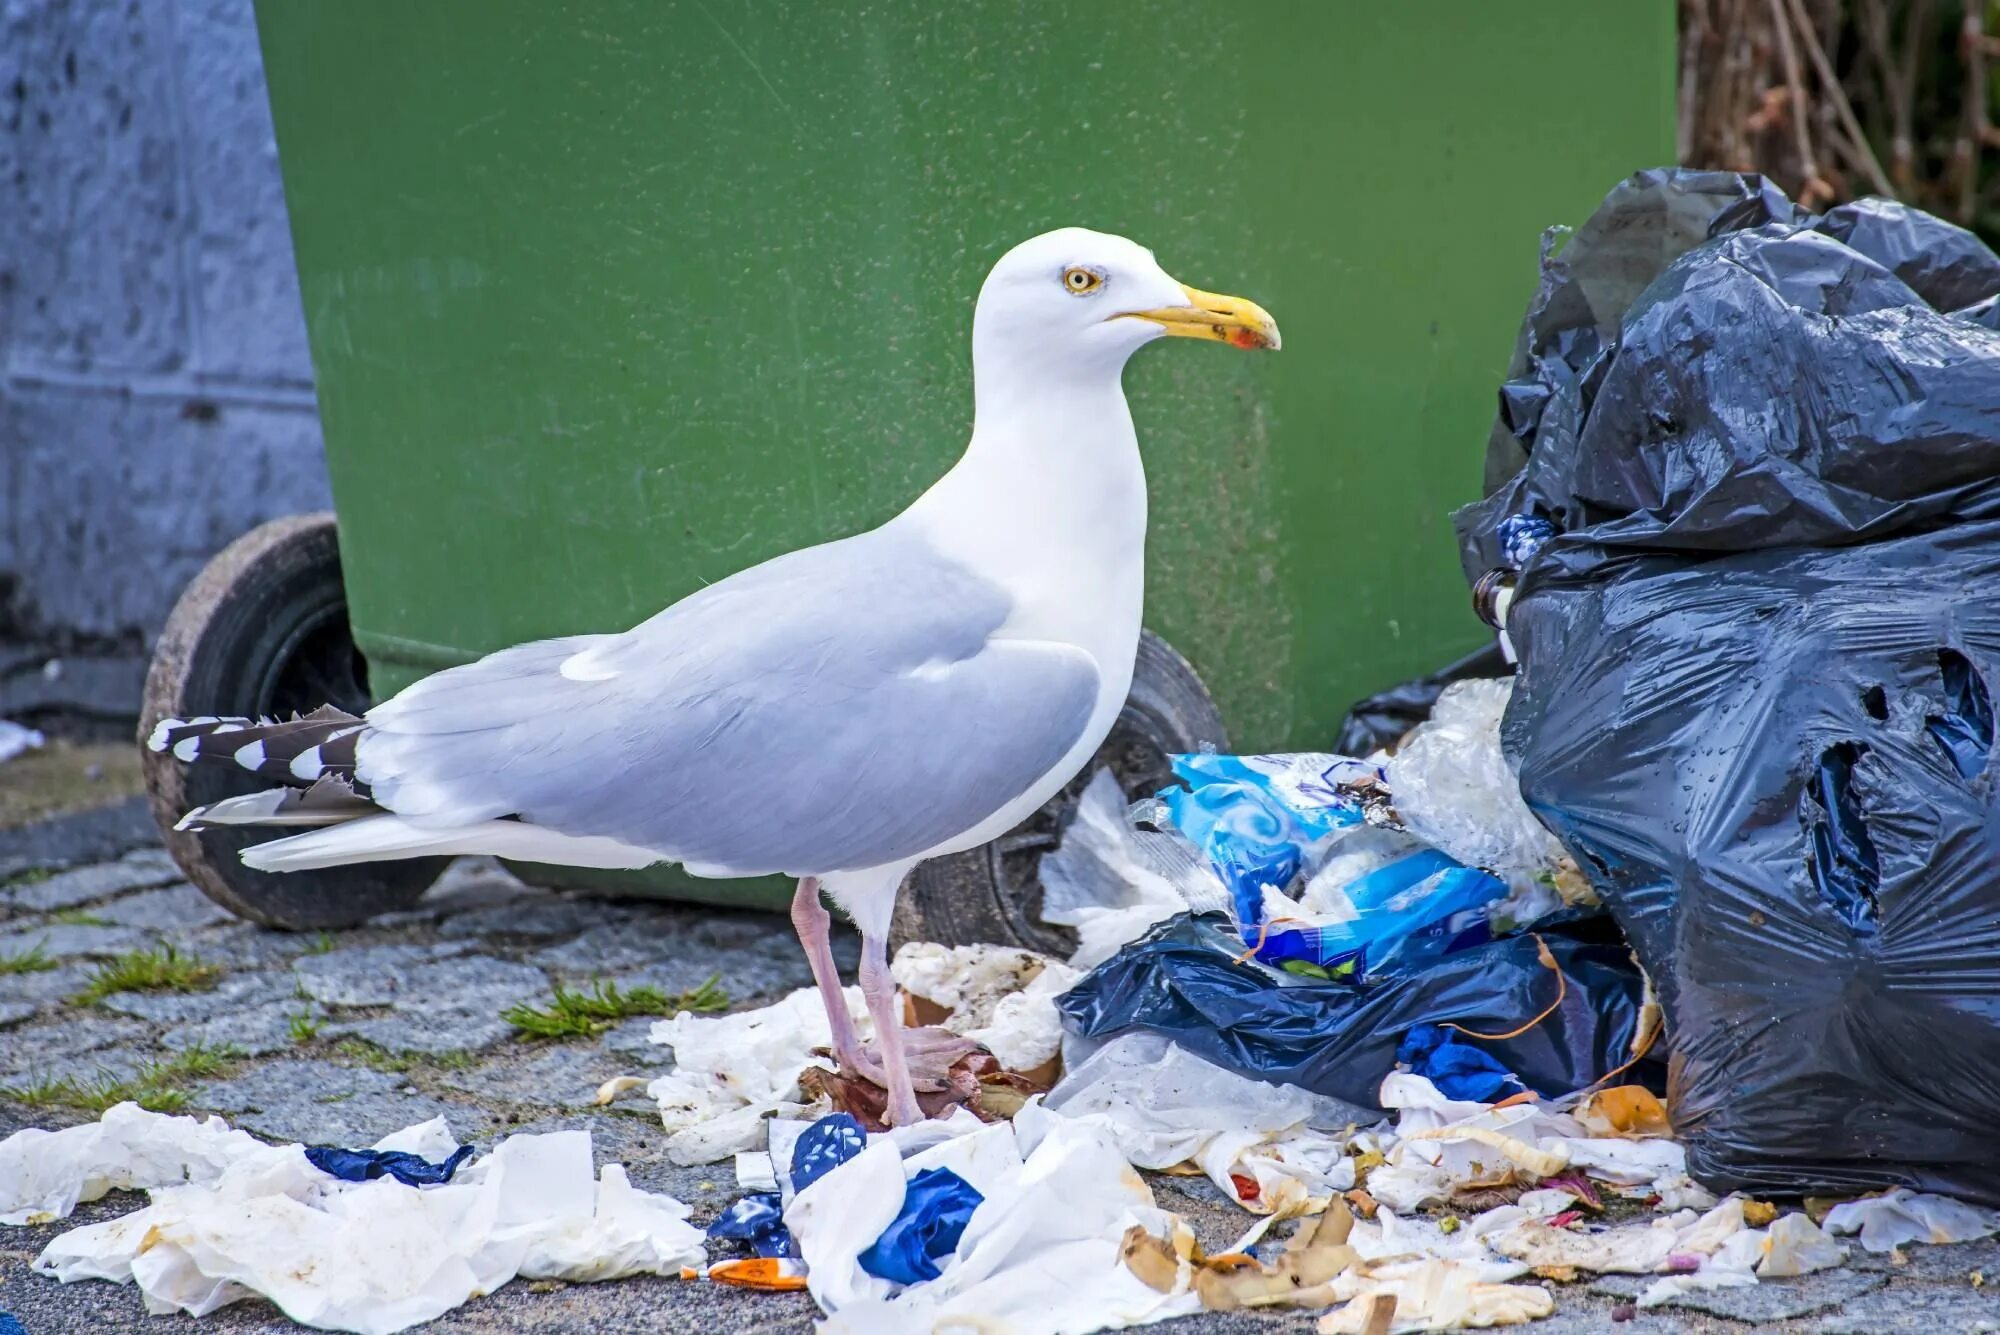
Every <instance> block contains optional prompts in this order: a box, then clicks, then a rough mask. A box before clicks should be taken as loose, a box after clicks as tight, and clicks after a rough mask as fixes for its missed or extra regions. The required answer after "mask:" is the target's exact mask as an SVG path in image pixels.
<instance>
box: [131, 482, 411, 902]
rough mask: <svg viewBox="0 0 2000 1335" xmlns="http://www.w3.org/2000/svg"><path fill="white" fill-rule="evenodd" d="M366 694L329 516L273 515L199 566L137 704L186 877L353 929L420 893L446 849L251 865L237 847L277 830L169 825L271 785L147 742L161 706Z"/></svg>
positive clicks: (281, 707)
mask: <svg viewBox="0 0 2000 1335" xmlns="http://www.w3.org/2000/svg"><path fill="white" fill-rule="evenodd" d="M368 703H369V697H368V677H367V667H366V665H365V664H364V663H363V661H362V659H361V655H360V653H359V652H358V651H357V650H356V649H355V647H354V637H353V634H352V632H351V631H349V629H348V625H347V594H346V591H345V590H344V588H343V587H342V585H341V581H340V546H339V542H338V539H337V538H336V537H335V534H334V523H333V516H332V515H330V514H325V513H321V514H309V515H295V516H292V517H290V518H286V519H274V520H272V521H271V522H270V523H268V524H264V525H262V526H261V527H258V528H255V529H252V530H251V531H250V532H248V533H246V534H244V535H243V536H242V537H240V538H238V539H237V540H236V541H235V542H233V543H231V544H230V545H229V546H227V547H225V548H224V549H223V550H222V551H221V552H220V553H219V554H217V556H216V557H215V559H214V560H212V561H210V562H209V563H208V564H207V565H206V566H205V567H203V569H202V572H201V574H199V575H197V576H196V577H195V580H194V582H193V583H192V584H190V585H188V587H187V589H186V591H185V592H183V593H182V594H181V597H180V601H179V602H178V603H176V604H175V605H174V610H173V614H172V615H171V616H169V617H168V618H167V624H166V627H165V629H163V630H162V631H161V632H160V640H159V644H158V646H157V647H156V648H155V649H154V650H153V662H152V667H151V669H150V670H149V671H148V672H147V674H146V695H145V702H144V705H143V707H142V708H141V710H140V715H139V737H140V755H141V766H142V769H143V771H144V774H145V777H146V791H147V794H148V796H149V797H150V799H151V801H152V808H153V819H154V820H155V821H156V822H157V823H158V825H159V827H160V837H161V838H162V839H163V840H164V841H165V842H166V846H167V851H168V852H170V853H171V854H172V855H173V859H174V861H175V862H176V863H178V864H179V866H180V869H181V871H182V873H183V874H185V875H186V876H187V878H188V880H190V881H192V882H193V883H194V884H195V885H197V886H199V887H200V888H201V891H202V893H204V894H206V895H207V896H208V897H209V898H210V899H212V900H214V901H215V902H216V903H218V904H220V905H222V906H223V907H224V908H226V909H228V910H229V911H230V912H232V913H235V914H238V915H240V916H241V917H245V918H248V919H249V920H250V921H252V922H256V923H262V924H263V925H264V926H266V927H283V928H289V929H292V930H306V931H312V930H320V929H325V928H333V927H351V926H353V925H354V924H356V923H358V922H361V921H363V920H364V919H366V918H368V917H371V916H372V915H374V914H377V913H385V912H389V911H391V910H395V909H403V908H408V907H409V906H410V905H412V904H414V903H415V902H416V901H417V899H418V898H419V897H420V896H422V894H423V893H424V891H425V890H427V889H429V888H430V884H431V882H432V881H434V880H436V879H437V877H438V873H439V872H441V871H443V870H444V867H445V864H446V863H447V862H448V861H449V859H447V858H413V859H409V860H407V861H400V862H368V863H359V864H356V865H354V866H351V867H332V868H328V869H326V870H324V871H302V872H285V873H282V874H273V873H268V872H260V871H253V870H251V869H250V868H249V867H246V866H244V865H243V863H242V862H241V860H239V858H238V857H237V854H238V853H240V852H241V851H242V850H243V849H244V848H245V847H246V846H247V845H250V844H253V843H262V842H263V841H265V840H267V839H273V838H277V837H279V836H280V835H281V834H282V833H283V832H282V831H273V830H270V829H244V830H209V831H205V832H203V833H201V834H182V833H178V832H176V831H175V829H174V822H175V821H177V820H179V819H180V817H181V816H182V814H183V813H185V812H186V811H187V809H188V808H189V807H193V806H199V805H201V804H203V803H207V802H214V801H218V800H220V799H221V798H225V797H233V796H235V795H236V794H239V793H247V792H254V791H256V790H257V789H259V788H267V787H269V786H270V783H269V781H268V780H260V779H259V778H258V777H257V776H256V775H254V774H250V773H248V772H244V771H238V770H236V769H234V768H232V767H226V766H218V765H202V766H191V765H185V764H182V763H181V762H180V761H178V760H176V759H174V757H173V756H172V755H170V754H160V753H156V752H153V751H151V750H148V749H146V748H145V745H144V739H145V737H146V735H147V734H148V733H150V732H151V731H152V729H153V726H154V724H156V723H158V722H159V720H161V719H163V718H168V717H179V718H189V717H195V716H198V715H202V714H219V715H225V716H228V715H239V714H241V715H249V716H252V717H255V716H257V715H261V714H271V715H276V716H278V717H289V716H290V715H292V714H293V713H295V712H297V713H304V712H307V711H310V710H312V709H315V708H317V707H318V706H320V705H321V704H332V705H335V706H337V707H339V708H341V709H345V710H348V711H349V712H351V713H357V714H358V713H360V712H361V711H362V710H364V709H366V708H367V707H368Z"/></svg>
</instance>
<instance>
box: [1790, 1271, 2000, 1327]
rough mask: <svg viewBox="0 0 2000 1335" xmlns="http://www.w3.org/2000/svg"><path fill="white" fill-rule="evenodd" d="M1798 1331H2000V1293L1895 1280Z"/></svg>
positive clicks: (1990, 1290)
mask: <svg viewBox="0 0 2000 1335" xmlns="http://www.w3.org/2000/svg"><path fill="white" fill-rule="evenodd" d="M1796 1329H1799V1330H1804V1331H1811V1332H1813V1335H1889V1333H1890V1332H1895V1331H1921V1332H1925V1335H1941V1332H1944V1331H1951V1332H1953V1335H1958V1332H1974V1331H1996V1330H2000V1293H1996V1292H1995V1291H1994V1290H1992V1289H1975V1288H1973V1287H1971V1285H1970V1284H1967V1285H1964V1286H1962V1287H1961V1286H1949V1285H1944V1284H1937V1283H1929V1282H1923V1281H1899V1280H1891V1281H1889V1282H1888V1283H1887V1284H1885V1285H1883V1286H1882V1287H1880V1288H1878V1289H1876V1290H1874V1291H1873V1292H1870V1293H1864V1294H1861V1295H1860V1296H1858V1297H1855V1298H1852V1299H1850V1300H1848V1301H1847V1302H1844V1303H1842V1304H1841V1307H1840V1310H1839V1311H1838V1312H1834V1313H1831V1314H1829V1315H1826V1316H1823V1317H1821V1318H1819V1319H1818V1320H1817V1321H1813V1322H1810V1323H1806V1324H1802V1325H1800V1326H1798V1327H1796Z"/></svg>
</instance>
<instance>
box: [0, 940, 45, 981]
mask: <svg viewBox="0 0 2000 1335" xmlns="http://www.w3.org/2000/svg"><path fill="white" fill-rule="evenodd" d="M43 944H44V943H43V942H40V941H37V942H35V944H34V945H32V946H29V947H28V948H27V949H26V950H24V951H22V952H21V953H20V954H18V955H0V974H8V973H45V972H47V971H48V970H50V969H53V968H55V967H56V962H55V961H54V960H52V959H50V958H49V952H48V951H46V950H44V949H43V948H42V947H43Z"/></svg>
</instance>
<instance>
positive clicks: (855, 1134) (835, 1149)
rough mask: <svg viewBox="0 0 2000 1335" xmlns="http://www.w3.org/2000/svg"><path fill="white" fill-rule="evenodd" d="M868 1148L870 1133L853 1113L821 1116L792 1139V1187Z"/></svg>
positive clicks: (813, 1179)
mask: <svg viewBox="0 0 2000 1335" xmlns="http://www.w3.org/2000/svg"><path fill="white" fill-rule="evenodd" d="M866 1148H868V1133H867V1132H866V1131H863V1130H862V1129H861V1123H859V1122H857V1121H855V1120H854V1116H853V1114H851V1113H833V1114H832V1115H830V1116H827V1117H822V1118H820V1119H819V1120H818V1121H817V1122H814V1123H813V1124H812V1125H811V1126H809V1127H807V1128H806V1129H805V1130H804V1131H802V1132H800V1133H799V1138H798V1139H797V1140H796V1141H794V1142H792V1169H791V1174H792V1190H793V1191H794V1192H799V1191H804V1190H805V1189H806V1188H807V1187H809V1186H811V1185H812V1184H813V1183H815V1182H817V1181H819V1180H820V1179H821V1178H823V1177H825V1176H826V1175H827V1174H828V1173H831V1172H832V1171H833V1170H834V1169H836V1168H838V1167H840V1166H841V1165H842V1164H844V1163H846V1162H847V1161H848V1160H849V1159H852V1158H853V1157H854V1156H855V1155H857V1154H859V1153H861V1151H862V1150H864V1149H866Z"/></svg>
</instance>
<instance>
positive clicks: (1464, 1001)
mask: <svg viewBox="0 0 2000 1335" xmlns="http://www.w3.org/2000/svg"><path fill="white" fill-rule="evenodd" d="M1537 933H1538V935H1539V936H1540V938H1541V942H1542V943H1545V944H1546V946H1547V949H1548V951H1549V953H1550V957H1551V958H1552V959H1554V961H1555V962H1556V965H1557V968H1558V969H1559V970H1560V972H1561V974H1562V977H1563V980H1564V983H1563V984H1562V985H1563V986H1564V987H1566V989H1567V990H1566V991H1565V993H1564V996H1563V1001H1562V1004H1561V1005H1560V1006H1558V1007H1557V1008H1556V1010H1555V1011H1554V1012H1553V1013H1551V1014H1549V1015H1548V1016H1547V1018H1545V1019H1543V1020H1541V1022H1540V1023H1537V1024H1534V1025H1533V1026H1531V1027H1529V1028H1527V1029H1525V1030H1522V1028H1521V1026H1522V1025H1523V1024H1525V1023H1526V1022H1527V1021H1530V1020H1533V1019H1535V1017H1536V1016H1538V1015H1540V1014H1542V1012H1543V1011H1545V1010H1547V1008H1548V1007H1549V1005H1550V1003H1551V1002H1552V1001H1553V1000H1554V999H1555V995H1556V990H1557V987H1558V983H1557V980H1556V977H1555V974H1554V973H1553V972H1551V971H1550V969H1549V968H1548V967H1547V966H1546V965H1544V964H1543V962H1542V958H1541V949H1542V948H1541V945H1540V944H1538V943H1537V940H1536V938H1535V937H1533V936H1527V935H1520V936H1509V937H1502V938H1498V939H1496V940H1492V941H1488V942H1486V943H1484V944H1483V945H1479V946H1474V947H1472V948H1470V949H1467V950H1461V951H1457V952H1455V953H1453V954H1450V955H1446V956H1443V957H1442V958H1440V959H1438V960H1436V961H1435V962H1434V963H1432V964H1431V965H1430V967H1429V968H1427V969H1426V970H1424V971H1423V972H1422V973H1420V974H1416V975H1412V976H1409V977H1397V978H1388V979H1383V980H1380V981H1378V982H1375V983H1371V984H1355V983H1351V982H1348V981H1346V980H1342V979H1313V978H1300V977H1295V976H1294V975H1292V974H1290V973H1288V972H1285V971H1283V970H1279V969H1273V968H1270V967H1268V966H1267V965H1265V964H1263V963H1262V962H1261V961H1258V960H1255V959H1251V960H1244V961H1242V962H1240V963H1239V962H1238V959H1239V956H1241V954H1242V944H1241V942H1240V941H1239V940H1238V939H1237V937H1236V932H1235V930H1234V927H1233V926H1232V925H1231V924H1229V923H1227V922H1226V921H1224V920H1222V919H1221V918H1219V917H1216V916H1210V917H1206V918H1175V919H1172V920H1170V921H1168V922H1165V923H1162V924H1160V925H1159V926H1158V927H1155V928H1154V929H1153V930H1152V932H1151V933H1150V934H1149V935H1148V936H1147V937H1146V938H1145V939H1143V940H1141V941H1138V942H1136V943H1134V944H1132V945H1130V946H1127V947H1125V949H1123V950H1121V951H1120V952H1119V953H1118V954H1116V955H1114V956H1113V957H1112V958H1111V959H1109V960H1107V961H1106V962H1105V963H1103V964H1101V965H1099V966H1098V967H1097V968H1096V969H1095V970H1093V971H1092V972H1091V973H1090V974H1089V975H1088V976H1087V977H1085V978H1084V980H1083V981H1082V982H1080V983H1078V984H1077V985H1076V986H1075V987H1073V988H1071V989H1070V990H1069V991H1068V992H1066V993H1064V994H1063V995H1062V996H1061V997H1060V998H1058V999H1057V1002H1056V1004H1057V1006H1058V1007H1059V1008H1060V1009H1061V1010H1062V1013H1063V1022H1064V1025H1065V1026H1066V1027H1067V1028H1068V1029H1069V1031H1070V1033H1071V1034H1073V1035H1075V1036H1076V1037H1078V1038H1086V1039H1103V1038H1108V1037H1110V1036H1111V1035H1113V1034H1116V1033H1119V1032H1122V1031H1124V1030H1127V1029H1148V1030H1151V1031H1153V1032H1155V1033H1160V1034H1165V1035H1166V1036H1168V1037H1169V1038H1172V1039H1173V1040H1174V1041H1175V1042H1177V1043H1179V1044H1180V1045H1181V1046H1182V1047H1185V1048H1187V1049H1188V1050H1189V1051H1191V1052H1194V1053H1196V1054H1197V1055H1199V1056H1201V1057H1204V1058H1206V1059H1207V1060H1209V1061H1211V1062H1214V1063H1215V1064H1216V1065H1218V1066H1222V1067H1224V1068H1226V1069H1228V1070H1231V1071H1235V1072H1237V1073H1238V1074H1241V1075H1249V1076H1253V1077H1255V1078H1257V1079H1259V1080H1265V1081H1270V1082H1274V1083H1282V1084H1291V1085H1298V1086H1300V1087H1301V1088H1304V1089H1309V1090H1313V1091H1314V1092H1316V1093H1321V1094H1329V1095H1332V1096H1333V1097H1335V1098H1339V1099H1343V1100H1345V1101H1347V1102H1349V1103H1352V1104H1354V1105H1356V1106H1358V1107H1364V1108H1365V1107H1372V1106H1375V1100H1376V1097H1377V1095H1378V1093H1379V1091H1380V1088H1381V1080H1382V1074H1383V1073H1384V1072H1386V1071H1388V1070H1389V1069H1390V1068H1391V1067H1393V1066H1394V1065H1395V1061H1396V1051H1397V1047H1398V1045H1399V1043H1400V1041H1401V1038H1402V1036H1403V1034H1404V1033H1405V1032H1407V1031H1408V1030H1409V1029H1410V1028H1412V1027H1413V1026H1416V1025H1420V1024H1442V1023H1445V1022H1447V1021H1450V1022H1453V1023H1457V1024H1461V1025H1464V1026H1465V1027H1466V1028H1468V1029H1473V1030H1476V1031H1478V1032H1481V1033H1488V1034H1501V1033H1512V1034H1513V1036H1512V1037H1510V1038H1507V1039H1504V1040H1500V1041H1496V1042H1490V1043H1482V1044H1481V1046H1482V1047H1483V1048H1485V1049H1486V1050H1487V1051H1489V1052H1491V1053H1492V1054H1493V1056H1494V1057H1495V1058H1496V1059H1497V1060H1498V1061H1500V1062H1501V1064H1503V1065H1504V1066H1506V1068H1507V1069H1508V1070H1510V1071H1512V1072H1514V1073H1515V1074H1516V1075H1518V1076H1520V1078H1521V1080H1522V1082H1523V1083H1525V1084H1526V1085H1528V1086H1529V1087H1530V1088H1531V1089H1535V1090H1537V1091H1539V1092H1541V1093H1542V1094H1544V1095H1547V1096H1550V1097H1554V1096H1557V1095H1561V1094H1566V1093H1568V1092H1569V1091H1571V1090H1574V1089H1580V1088H1582V1087H1583V1086H1585V1085H1588V1084H1590V1083H1591V1082H1592V1081H1594V1080H1596V1079H1597V1078H1598V1077H1599V1076H1601V1075H1603V1074H1604V1073H1605V1072H1607V1071H1610V1070H1612V1069H1613V1068H1615V1067H1618V1066H1622V1065H1624V1064H1626V1062H1627V1061H1628V1060H1629V1059H1630V1057H1631V1055H1632V1043H1633V1039H1634V1037H1635V1035H1636V1033H1637V1032H1638V1024H1639V1019H1640V1000H1641V994H1642V992H1643V990H1644V989H1643V983H1642V980H1641V978H1640V976H1639V971H1638V969H1637V968H1636V967H1634V965H1633V963H1632V957H1631V951H1630V949H1629V948H1628V947H1627V946H1625V945H1624V944H1623V942H1622V941H1620V940H1618V938H1617V935H1616V932H1615V931H1613V930H1612V928H1611V924H1610V923H1609V922H1607V921H1604V920H1602V917H1601V915H1600V916H1599V918H1598V919H1597V920H1596V921H1594V922H1593V921H1590V920H1574V921H1555V920H1551V921H1548V922H1545V923H1543V924H1542V925H1541V926H1539V927H1538V928H1537ZM1656 1073H1657V1064H1656V1063H1653V1062H1651V1061H1650V1059H1649V1060H1647V1061H1643V1062H1641V1063H1639V1065H1637V1066H1635V1067H1634V1068H1633V1073H1632V1075H1631V1076H1630V1077H1628V1078H1630V1079H1634V1080H1646V1079H1653V1078H1656Z"/></svg>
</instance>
